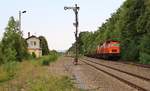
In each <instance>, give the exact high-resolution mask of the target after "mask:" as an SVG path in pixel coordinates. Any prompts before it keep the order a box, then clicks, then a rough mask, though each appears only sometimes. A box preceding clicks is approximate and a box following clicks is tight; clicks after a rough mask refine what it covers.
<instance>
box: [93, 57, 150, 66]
mask: <svg viewBox="0 0 150 91" xmlns="http://www.w3.org/2000/svg"><path fill="white" fill-rule="evenodd" d="M95 59H98V58H95ZM98 60H99V59H98ZM109 61H111V62H114V61H112V60H109ZM119 63H123V64H128V65H134V66H139V67H143V68H150V65H146V64H139V63H131V62H123V61H119Z"/></svg>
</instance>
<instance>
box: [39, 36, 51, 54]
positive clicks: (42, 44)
mask: <svg viewBox="0 0 150 91" xmlns="http://www.w3.org/2000/svg"><path fill="white" fill-rule="evenodd" d="M39 39H40V47H41V48H42V55H48V54H49V48H48V44H47V40H46V38H45V37H44V36H39Z"/></svg>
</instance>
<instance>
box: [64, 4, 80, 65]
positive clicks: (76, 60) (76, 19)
mask: <svg viewBox="0 0 150 91" xmlns="http://www.w3.org/2000/svg"><path fill="white" fill-rule="evenodd" d="M68 9H72V10H73V11H74V13H75V23H73V25H74V26H75V28H76V32H75V39H76V43H75V44H76V51H75V52H76V56H75V58H74V64H75V65H77V64H78V26H79V22H78V11H79V9H80V7H78V6H77V4H75V7H64V10H68Z"/></svg>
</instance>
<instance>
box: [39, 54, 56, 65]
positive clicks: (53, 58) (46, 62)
mask: <svg viewBox="0 0 150 91" xmlns="http://www.w3.org/2000/svg"><path fill="white" fill-rule="evenodd" d="M57 58H58V55H56V54H51V55H48V56H43V57H42V58H41V60H40V61H41V65H49V64H50V62H54V61H56V60H57Z"/></svg>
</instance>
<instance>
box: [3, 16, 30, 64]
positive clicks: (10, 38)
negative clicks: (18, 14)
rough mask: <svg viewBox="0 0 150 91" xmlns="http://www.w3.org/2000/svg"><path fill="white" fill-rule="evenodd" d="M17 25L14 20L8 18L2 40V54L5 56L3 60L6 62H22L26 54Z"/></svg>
mask: <svg viewBox="0 0 150 91" xmlns="http://www.w3.org/2000/svg"><path fill="white" fill-rule="evenodd" d="M17 25H18V24H17V22H16V21H15V19H14V18H13V17H10V19H9V22H8V25H7V27H6V31H5V32H4V36H3V38H2V53H3V54H5V55H4V56H6V57H5V60H7V61H11V60H17V61H22V59H25V58H26V57H27V54H28V52H27V45H26V41H25V39H24V38H23V37H22V33H21V31H19V30H18V26H17ZM9 57H10V58H9ZM11 58H12V59H11Z"/></svg>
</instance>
